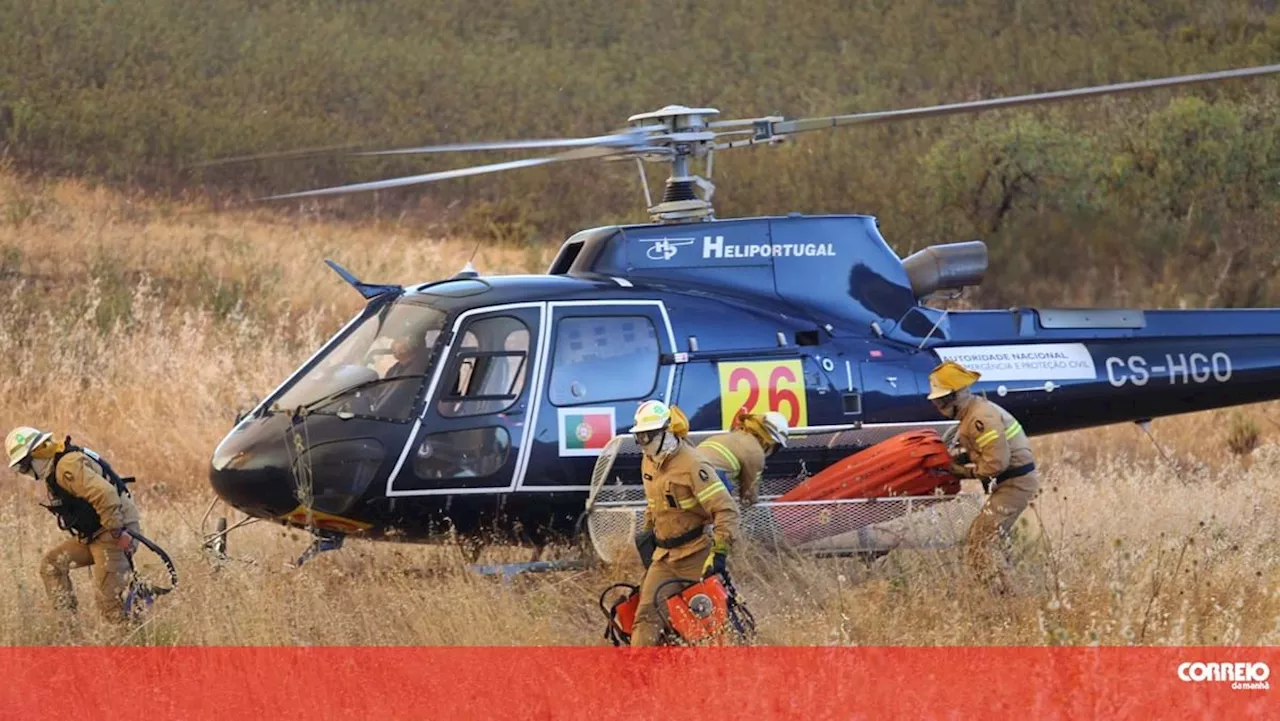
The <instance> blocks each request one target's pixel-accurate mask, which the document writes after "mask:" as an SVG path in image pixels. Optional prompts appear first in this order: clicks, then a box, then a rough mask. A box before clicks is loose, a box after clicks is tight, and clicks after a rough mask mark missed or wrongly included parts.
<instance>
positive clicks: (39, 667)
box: [0, 647, 1280, 721]
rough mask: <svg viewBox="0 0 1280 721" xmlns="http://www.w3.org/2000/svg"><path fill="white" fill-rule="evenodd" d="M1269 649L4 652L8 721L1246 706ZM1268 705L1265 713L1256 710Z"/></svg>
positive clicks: (988, 713) (1096, 711) (1043, 712)
mask: <svg viewBox="0 0 1280 721" xmlns="http://www.w3.org/2000/svg"><path fill="white" fill-rule="evenodd" d="M1278 663H1280V649H1272V648H1262V649H1259V648H1114V647H1103V648H1044V647H1020V648H953V647H940V648H934V647H929V648H897V647H895V648H871V647H862V648H857V647H855V648H809V647H805V648H783V647H766V648H711V649H627V648H624V649H614V648H612V647H605V648H563V647H506V648H473V647H456V648H417V647H376V648H364V647H360V648H335V647H320V648H316V647H304V648H292V647H289V648H278V647H246V648H219V647H211V648H202V647H178V648H114V647H113V648H95V647H90V648H83V647H80V648H44V647H40V648H12V647H10V648H0V678H3V679H4V683H3V684H0V689H3V690H0V709H3V711H4V716H5V717H6V718H22V719H27V718H59V719H66V718H77V719H99V718H101V719H108V718H111V719H115V718H118V719H155V720H159V719H183V720H184V721H196V720H198V719H210V720H213V719H219V720H222V719H272V720H273V721H275V720H283V719H307V720H308V721H314V720H315V719H326V718H346V719H349V718H367V719H377V720H378V721H390V720H391V719H408V718H413V719H584V720H590V721H621V720H622V719H656V718H668V717H669V718H676V717H684V716H689V717H692V718H698V719H706V718H708V717H715V718H734V719H752V721H758V720H760V719H773V718H803V719H807V720H810V719H811V720H813V721H818V720H819V719H841V720H844V719H857V718H866V719H877V720H879V719H883V718H885V717H886V716H889V717H909V718H912V719H925V718H983V719H989V718H1017V719H1027V718H1034V719H1087V718H1105V719H1117V718H1135V717H1136V718H1162V719H1163V718H1205V717H1215V718H1260V717H1264V716H1267V715H1269V714H1270V713H1273V712H1274V710H1275V709H1277V708H1280V705H1278V704H1277V698H1276V696H1274V695H1273V692H1272V691H1271V689H1270V685H1271V683H1272V680H1271V678H1270V674H1271V669H1273V668H1277V664H1278ZM1266 709H1272V712H1267V711H1266Z"/></svg>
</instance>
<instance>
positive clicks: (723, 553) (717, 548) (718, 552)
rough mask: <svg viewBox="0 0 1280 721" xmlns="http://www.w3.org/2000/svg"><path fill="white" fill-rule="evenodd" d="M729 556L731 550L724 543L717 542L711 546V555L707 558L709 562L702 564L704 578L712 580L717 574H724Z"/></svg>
mask: <svg viewBox="0 0 1280 721" xmlns="http://www.w3.org/2000/svg"><path fill="white" fill-rule="evenodd" d="M728 555H729V549H728V548H727V547H726V546H725V545H724V544H723V543H720V542H719V541H717V542H715V543H713V544H711V554H710V555H708V556H707V562H706V563H704V564H702V577H703V578H710V577H711V576H714V575H715V574H717V573H724V572H725V570H726V561H727V560H728Z"/></svg>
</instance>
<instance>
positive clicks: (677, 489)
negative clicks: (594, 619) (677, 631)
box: [631, 401, 738, 646]
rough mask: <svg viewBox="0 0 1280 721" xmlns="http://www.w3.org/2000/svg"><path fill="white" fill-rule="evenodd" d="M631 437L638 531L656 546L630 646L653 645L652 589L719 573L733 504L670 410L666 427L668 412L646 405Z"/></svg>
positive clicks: (732, 524)
mask: <svg viewBox="0 0 1280 721" xmlns="http://www.w3.org/2000/svg"><path fill="white" fill-rule="evenodd" d="M631 433H632V434H633V435H634V436H635V439H636V443H637V444H638V445H639V446H640V447H641V449H643V453H644V457H643V459H642V460H641V462H640V471H641V474H642V475H643V479H644V495H645V502H646V505H645V512H644V531H645V532H652V533H653V535H654V543H655V544H656V548H654V550H653V555H652V558H651V560H650V561H649V562H648V568H647V569H646V571H645V575H644V580H643V581H642V582H641V584H640V603H639V605H638V607H637V608H636V617H635V624H634V627H633V630H632V636H631V643H632V645H634V646H654V645H657V644H658V642H659V640H660V635H661V632H662V621H661V617H660V616H659V615H658V609H657V604H659V603H662V602H663V601H664V600H665V599H662V598H655V593H656V591H657V589H658V587H659V586H661V585H662V584H663V583H665V582H667V581H670V580H674V579H680V578H683V579H697V578H700V577H701V578H705V577H708V576H710V575H712V574H714V573H717V572H723V571H724V570H725V563H726V561H727V558H728V554H729V549H730V547H731V546H732V544H733V541H734V538H735V537H736V536H737V533H738V504H737V503H736V502H735V501H734V498H733V495H732V494H731V493H730V492H729V489H728V488H727V487H726V486H725V484H724V481H722V480H721V479H720V477H719V476H718V475H717V474H716V469H715V467H714V466H712V465H711V464H710V463H708V462H707V460H706V459H705V458H703V456H702V455H701V454H700V453H699V452H698V451H697V449H696V448H694V446H693V445H692V444H690V443H689V442H688V440H686V439H685V437H684V434H685V433H687V424H686V423H685V422H684V418H683V415H680V414H679V413H678V411H677V412H676V420H675V422H674V423H673V413H672V409H671V408H670V407H668V406H667V405H666V404H664V403H661V402H659V401H646V402H645V403H643V404H641V405H640V408H638V409H637V410H636V414H635V425H633V426H632V427H631ZM709 523H714V524H715V530H714V539H712V538H708V536H707V533H706V527H707V524H709ZM664 595H666V592H664Z"/></svg>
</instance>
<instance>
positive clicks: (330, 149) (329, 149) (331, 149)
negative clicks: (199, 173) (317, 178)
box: [183, 143, 360, 168]
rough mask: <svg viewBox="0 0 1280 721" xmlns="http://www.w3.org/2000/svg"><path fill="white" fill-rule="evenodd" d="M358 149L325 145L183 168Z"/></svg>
mask: <svg viewBox="0 0 1280 721" xmlns="http://www.w3.org/2000/svg"><path fill="white" fill-rule="evenodd" d="M358 147H360V144H359V143H343V144H342V145H327V146H324V147H319V148H299V149H297V150H279V151H275V152H271V153H258V154H256V155H236V156H234V157H230V158H215V159H213V160H201V161H200V162H198V163H191V164H189V165H185V166H183V167H186V168H205V167H209V166H211V165H226V164H229V163H247V162H249V161H251V160H276V159H280V158H305V157H307V156H310V155H332V154H334V153H337V152H338V151H341V150H351V149H352V148H358Z"/></svg>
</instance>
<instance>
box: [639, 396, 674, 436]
mask: <svg viewBox="0 0 1280 721" xmlns="http://www.w3.org/2000/svg"><path fill="white" fill-rule="evenodd" d="M670 422H671V409H670V408H669V407H668V406H667V404H666V403H663V402H662V401H645V402H644V403H641V404H640V407H639V408H637V409H636V417H635V425H633V426H631V432H632V433H642V432H644V431H657V430H662V429H663V428H666V427H667V424H668V423H670Z"/></svg>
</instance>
